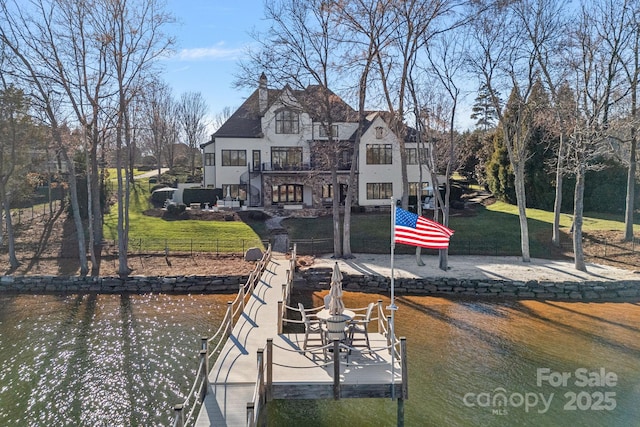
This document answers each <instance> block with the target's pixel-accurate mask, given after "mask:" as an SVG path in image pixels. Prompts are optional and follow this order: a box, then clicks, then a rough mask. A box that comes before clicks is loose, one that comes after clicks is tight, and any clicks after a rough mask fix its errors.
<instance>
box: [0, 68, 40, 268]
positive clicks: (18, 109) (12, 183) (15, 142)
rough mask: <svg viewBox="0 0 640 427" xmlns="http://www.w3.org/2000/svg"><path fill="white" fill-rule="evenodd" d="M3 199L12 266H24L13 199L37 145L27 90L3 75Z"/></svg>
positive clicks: (0, 133) (0, 120)
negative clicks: (31, 150) (17, 243)
mask: <svg viewBox="0 0 640 427" xmlns="http://www.w3.org/2000/svg"><path fill="white" fill-rule="evenodd" d="M0 80H1V83H2V86H1V88H0V202H1V206H2V208H3V209H4V214H5V225H6V229H7V246H8V249H9V250H8V253H9V265H10V266H11V268H13V269H15V268H17V267H18V266H19V265H20V262H19V261H18V258H17V256H16V249H15V238H14V232H13V223H12V221H11V199H12V196H13V195H14V194H13V193H14V192H16V193H17V192H18V190H19V186H17V185H16V184H17V183H18V182H19V181H24V175H25V174H26V165H28V164H29V162H28V161H27V157H26V154H27V150H28V149H29V147H30V146H32V144H33V138H32V135H30V134H31V130H32V128H33V126H32V125H31V120H30V118H29V116H28V108H29V105H28V102H27V99H26V97H25V95H24V93H23V92H22V91H21V90H19V89H18V88H16V87H15V86H12V85H10V84H8V83H7V81H6V79H5V77H4V75H2V77H1V78H0Z"/></svg>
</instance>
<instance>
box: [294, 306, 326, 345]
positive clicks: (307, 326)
mask: <svg viewBox="0 0 640 427" xmlns="http://www.w3.org/2000/svg"><path fill="white" fill-rule="evenodd" d="M298 308H299V309H300V315H301V316H302V323H304V344H303V346H302V349H303V350H305V351H306V350H307V344H308V343H309V341H320V345H321V346H324V343H325V341H324V330H323V329H322V323H321V322H320V320H318V319H317V318H312V317H311V316H309V314H307V311H306V310H305V308H304V305H302V303H301V302H299V303H298ZM310 335H317V338H314V337H310Z"/></svg>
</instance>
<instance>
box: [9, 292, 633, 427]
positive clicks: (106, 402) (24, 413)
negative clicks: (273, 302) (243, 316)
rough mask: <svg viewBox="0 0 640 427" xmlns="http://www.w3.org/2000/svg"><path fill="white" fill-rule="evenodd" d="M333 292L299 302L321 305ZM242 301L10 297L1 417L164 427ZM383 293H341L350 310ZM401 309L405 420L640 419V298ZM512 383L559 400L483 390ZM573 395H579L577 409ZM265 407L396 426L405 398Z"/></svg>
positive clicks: (293, 421) (291, 416)
mask: <svg viewBox="0 0 640 427" xmlns="http://www.w3.org/2000/svg"><path fill="white" fill-rule="evenodd" d="M324 294H326V291H325V292H318V293H314V294H306V295H302V296H303V297H304V298H305V301H306V302H305V304H307V303H308V302H311V303H312V304H313V305H315V306H318V305H321V304H322V297H323V296H324ZM232 298H233V297H232V296H229V295H171V296H170V295H67V296H53V295H21V296H10V295H0V364H1V366H2V370H1V371H0V425H3V426H4V425H29V426H53V425H56V426H58V425H73V426H76V425H82V426H94V425H125V426H130V425H167V424H168V423H169V420H170V419H171V417H172V408H173V405H174V404H176V403H179V402H181V401H182V399H183V398H184V395H185V393H186V392H187V391H188V390H189V388H190V386H191V383H192V381H193V378H194V374H195V369H196V367H197V364H198V351H199V348H200V337H201V336H210V335H211V334H213V332H215V330H216V329H217V327H218V326H219V324H220V321H221V319H222V317H223V315H224V312H225V310H226V305H227V301H228V300H229V299H232ZM377 299H378V296H377V295H372V294H361V293H352V292H345V294H344V300H345V304H346V306H347V307H351V308H357V307H364V306H366V305H367V303H369V302H370V301H375V300H377ZM382 299H383V306H384V307H386V306H387V305H388V303H389V301H388V298H386V297H382ZM396 303H397V305H398V306H399V310H398V312H397V315H396V325H397V327H396V331H397V333H398V335H400V336H405V337H406V338H407V348H408V359H409V399H408V400H407V401H406V402H405V422H406V423H405V424H406V425H407V426H437V427H441V426H447V427H450V426H469V427H472V426H473V427H475V426H479V425H482V426H541V425H549V426H551V425H553V426H560V427H562V426H567V427H569V426H570V427H574V426H581V427H582V426H587V427H590V426H593V427H596V426H597V427H600V426H605V425H606V426H620V427H622V426H624V427H626V426H638V425H640V424H638V420H639V419H640V409H639V408H640V405H639V404H638V403H639V402H640V305H638V304H637V303H636V304H633V303H617V304H614V303H602V304H601V303H564V302H563V303H560V302H536V301H508V302H502V303H498V302H487V301H462V300H448V299H445V298H433V297H418V296H401V297H398V298H397V300H396ZM374 324H375V322H374ZM374 329H375V327H374ZM539 369H549V372H557V373H569V374H570V375H571V378H570V379H569V381H568V383H567V385H566V386H552V385H550V384H549V382H548V381H545V382H543V384H541V385H538V384H537V372H538V370H539ZM579 369H585V370H586V371H587V372H595V373H599V372H601V371H600V370H601V369H604V370H605V371H606V372H609V373H613V374H615V375H616V377H617V381H616V383H615V385H609V386H593V387H589V386H582V385H576V383H575V381H576V379H577V378H576V372H577V370H579ZM501 390H504V393H505V394H506V395H508V396H516V397H517V395H518V394H522V395H525V394H527V393H535V394H537V395H538V396H543V397H544V398H545V399H550V400H549V402H550V403H549V406H548V408H547V410H546V411H544V412H541V410H542V409H543V408H542V406H541V405H542V404H541V403H540V402H538V403H537V406H532V407H530V408H528V409H525V407H524V405H516V404H517V403H518V401H517V399H516V400H513V401H512V403H515V404H509V405H507V406H506V407H505V406H500V407H497V406H493V402H494V400H491V401H490V402H489V405H484V406H483V403H484V402H485V401H483V400H482V399H479V398H478V396H480V395H481V394H483V393H484V394H485V395H490V396H495V395H497V393H498V391H501ZM605 392H607V393H614V394H615V397H614V400H615V408H613V409H594V408H593V405H592V404H593V403H594V402H595V401H596V400H597V398H598V393H605ZM571 393H573V394H574V395H575V396H581V397H580V399H582V400H577V401H576V402H577V403H576V402H574V405H573V407H572V406H571V405H570V404H571V402H570V399H571ZM469 396H473V398H470V397H469ZM465 399H466V400H465ZM474 399H475V400H474ZM587 403H588V404H589V405H587ZM268 412H269V414H268V420H269V425H275V426H278V427H280V426H296V427H297V426H300V425H304V426H305V427H312V426H334V425H352V426H360V425H366V426H389V425H395V424H396V413H397V406H396V403H395V402H394V401H391V400H390V399H343V400H340V401H334V400H314V401H287V402H272V403H271V404H270V405H269V406H268Z"/></svg>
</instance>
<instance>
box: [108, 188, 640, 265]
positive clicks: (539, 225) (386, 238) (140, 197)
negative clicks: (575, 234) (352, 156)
mask: <svg viewBox="0 0 640 427" xmlns="http://www.w3.org/2000/svg"><path fill="white" fill-rule="evenodd" d="M148 189H149V186H148V181H147V180H140V181H139V182H137V183H136V186H135V191H133V192H132V198H131V209H130V213H129V216H130V221H131V228H130V232H129V239H130V248H131V249H132V250H136V249H137V248H140V249H142V250H144V249H146V250H154V251H157V250H163V249H164V248H166V247H169V248H170V250H176V251H189V250H192V251H200V252H235V253H237V252H241V251H244V250H245V249H246V248H247V247H249V246H256V245H257V246H262V245H261V243H260V241H261V240H268V239H269V237H270V236H269V231H268V230H267V228H266V226H265V224H264V222H262V221H247V222H239V221H229V222H227V221H199V220H188V221H175V220H174V221H172V220H165V219H162V218H157V217H151V216H146V215H144V214H143V212H144V211H145V210H146V209H149V208H151V206H150V204H149V190H148ZM527 217H528V223H529V236H530V250H531V255H532V256H534V257H545V256H547V255H548V253H549V250H550V240H551V226H552V224H553V212H547V211H543V210H539V209H527ZM116 221H117V207H116V206H112V207H111V212H110V213H109V214H108V215H107V216H106V217H105V228H104V232H105V238H107V239H110V240H116V239H117V234H116ZM571 223H572V216H571V215H569V214H562V216H561V221H560V226H561V229H563V230H565V231H567V230H568V229H569V228H570V227H571ZM283 226H284V227H285V228H286V229H287V231H288V233H289V237H290V239H291V240H292V241H294V242H297V243H298V248H299V252H300V253H322V252H328V253H330V252H332V251H333V249H332V248H333V241H332V236H333V228H332V218H331V217H330V216H326V217H319V218H313V219H309V218H290V219H287V220H285V221H284V222H283ZM449 227H450V228H452V229H453V230H455V234H454V235H453V237H452V238H451V245H450V253H452V254H467V253H474V254H488V255H489V254H490V255H519V254H520V253H521V249H520V225H519V220H518V210H517V207H516V206H514V205H509V204H507V203H502V202H497V203H494V204H492V205H490V206H487V207H483V206H478V207H477V208H476V215H474V216H453V217H451V219H450V223H449ZM623 228H624V218H622V217H621V216H620V215H618V216H615V215H601V214H594V213H589V214H587V216H585V220H584V226H583V230H584V231H587V232H588V231H595V230H623ZM635 232H636V233H638V232H640V215H637V216H636V225H635ZM390 233H391V218H390V215H389V213H388V212H387V213H379V214H375V213H368V214H354V215H352V223H351V236H352V238H351V243H352V250H353V252H371V253H388V252H389V250H390ZM396 251H397V252H398V253H412V252H413V251H415V249H414V248H412V247H409V246H406V245H397V246H396Z"/></svg>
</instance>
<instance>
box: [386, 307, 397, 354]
mask: <svg viewBox="0 0 640 427" xmlns="http://www.w3.org/2000/svg"><path fill="white" fill-rule="evenodd" d="M389 325H391V316H387V326H389ZM393 341H394V338H393V337H392V336H391V328H389V330H387V347H389V354H391V352H392V351H395V348H394V347H395V343H394V344H393V345H394V347H391V343H392V342H393Z"/></svg>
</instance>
